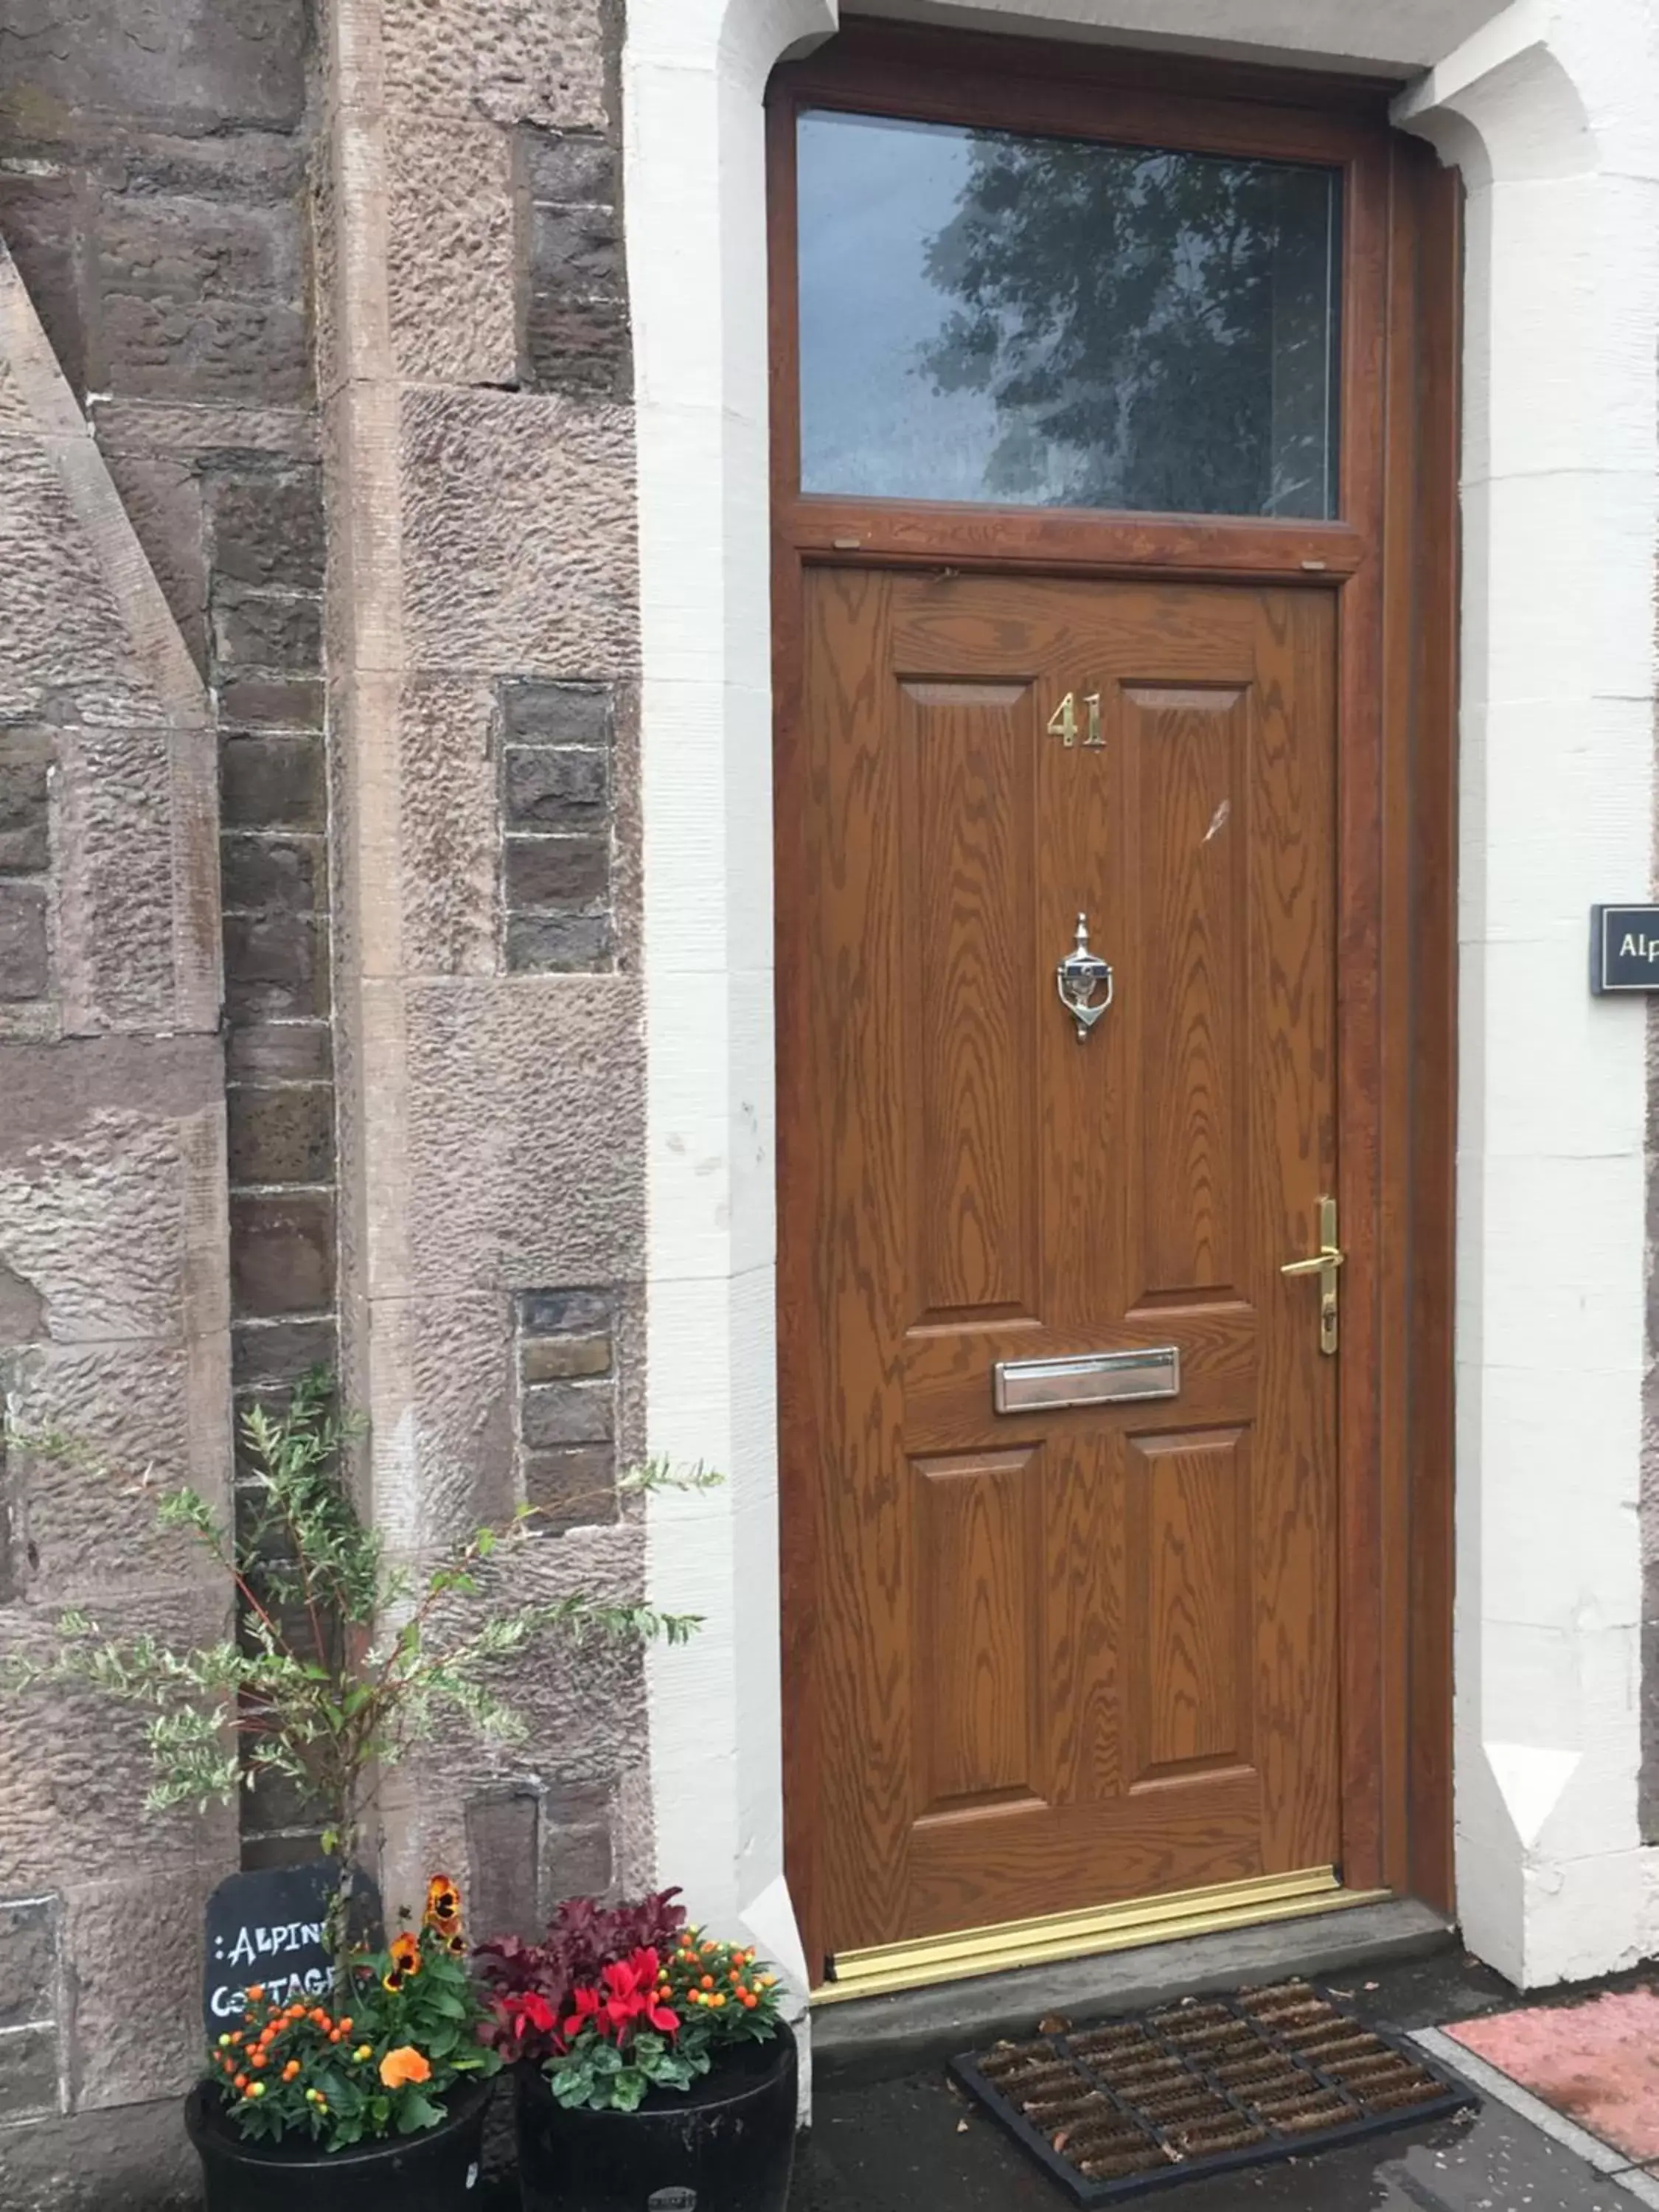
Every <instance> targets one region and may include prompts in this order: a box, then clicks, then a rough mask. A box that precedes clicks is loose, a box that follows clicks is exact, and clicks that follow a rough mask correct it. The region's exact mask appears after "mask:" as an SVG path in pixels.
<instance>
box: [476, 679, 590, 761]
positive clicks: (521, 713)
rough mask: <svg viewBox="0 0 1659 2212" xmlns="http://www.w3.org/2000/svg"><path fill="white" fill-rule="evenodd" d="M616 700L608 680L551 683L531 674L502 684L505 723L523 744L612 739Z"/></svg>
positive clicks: (576, 742) (502, 721)
mask: <svg viewBox="0 0 1659 2212" xmlns="http://www.w3.org/2000/svg"><path fill="white" fill-rule="evenodd" d="M615 720H616V701H615V696H614V694H613V693H612V690H611V686H610V685H609V684H582V683H575V684H550V683H545V682H544V681H542V680H540V679H539V678H534V677H527V678H519V679H516V680H514V681H512V682H509V683H506V684H502V686H501V726H502V728H503V729H504V730H505V732H506V733H507V737H508V738H515V739H517V740H518V741H519V742H520V744H544V745H586V746H593V747H598V748H601V749H602V748H605V747H606V746H608V745H609V744H610V743H611V729H612V726H613V725H614V723H615Z"/></svg>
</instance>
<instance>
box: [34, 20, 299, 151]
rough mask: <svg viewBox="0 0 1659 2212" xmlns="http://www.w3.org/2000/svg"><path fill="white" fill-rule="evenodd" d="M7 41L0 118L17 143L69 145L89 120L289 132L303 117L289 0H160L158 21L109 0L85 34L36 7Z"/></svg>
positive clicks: (295, 25) (295, 31)
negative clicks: (54, 138) (73, 33)
mask: <svg viewBox="0 0 1659 2212" xmlns="http://www.w3.org/2000/svg"><path fill="white" fill-rule="evenodd" d="M71 20H74V19H71ZM81 20H82V21H85V20H86V19H84V18H82V19H81ZM8 42H9V46H10V47H11V50H12V51H11V52H10V55H9V58H8V64H7V74H6V79H5V93H4V97H3V104H0V112H3V113H5V114H6V116H7V121H8V124H9V126H10V128H9V135H12V136H15V137H33V138H36V139H39V138H41V137H46V135H47V134H48V133H49V132H52V131H54V129H55V130H56V132H57V135H59V136H61V137H64V138H66V139H71V140H73V139H74V138H75V137H76V125H77V123H78V122H79V121H80V119H81V118H84V117H85V116H87V115H88V114H106V115H107V114H113V115H126V116H136V117H148V118H154V119H155V120H157V121H161V122H165V123H168V124H173V125H179V126H181V127H183V128H185V129H191V130H196V131H224V130H227V129H228V128H229V127H230V126H231V125H234V124H239V123H243V124H256V125H263V126H264V127H266V128H268V129H276V130H291V129H293V127H294V126H295V125H296V124H297V123H298V122H299V120H300V118H301V115H302V114H303V112H304V109H305V65H306V53H307V17H306V14H305V11H304V10H303V9H301V8H300V7H299V6H297V5H296V4H295V0H169V4H168V6H167V8H166V9H163V10H161V12H160V13H159V14H158V12H157V10H156V9H155V7H154V6H153V5H152V4H151V0H110V4H109V5H107V6H106V8H104V9H102V11H101V12H100V15H99V16H98V17H97V19H96V30H95V33H94V32H92V31H90V30H89V31H88V35H85V36H82V37H67V36H65V34H64V19H63V17H62V16H61V15H59V14H58V13H56V12H55V11H53V10H52V9H33V10H31V11H30V12H29V13H28V14H27V15H19V16H18V17H17V18H16V20H15V24H14V26H13V27H12V28H10V29H9V32H8Z"/></svg>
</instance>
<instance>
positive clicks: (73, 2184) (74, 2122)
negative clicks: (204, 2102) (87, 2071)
mask: <svg viewBox="0 0 1659 2212" xmlns="http://www.w3.org/2000/svg"><path fill="white" fill-rule="evenodd" d="M5 2158H6V2166H5V2173H6V2212H110V2209H111V2207H112V2206H115V2205H118V2206H120V2207H121V2208H122V2212H139V2208H140V2207H142V2208H143V2212H196V2208H197V2206H198V2205H199V2203H201V2185H202V2169H201V2166H200V2164H199V2162H198V2161H197V2156H196V2154H195V2152H194V2151H193V2150H192V2149H191V2147H190V2143H189V2141H188V2139H187V2138H186V2136H185V2123H184V2103H183V2100H181V2099H179V2098H177V2097H168V2098H164V2099H162V2100H160V2101H158V2102H157V2103H155V2104H153V2105H138V2106H127V2107H126V2108H125V2109H124V2110H121V2111H117V2112H77V2113H76V2114H75V2115H74V2116H73V2117H71V2118H65V2119H49V2120H36V2121H33V2122H32V2123H31V2124H29V2125H28V2126H27V2127H21V2128H14V2129H13V2130H11V2131H10V2132H9V2134H8V2136H7V2137H6V2152H5Z"/></svg>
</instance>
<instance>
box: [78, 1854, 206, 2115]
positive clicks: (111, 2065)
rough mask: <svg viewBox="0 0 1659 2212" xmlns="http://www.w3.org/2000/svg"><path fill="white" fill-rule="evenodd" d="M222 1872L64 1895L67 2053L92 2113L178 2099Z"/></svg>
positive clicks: (189, 1870) (187, 1873)
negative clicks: (139, 2007) (140, 1975)
mask: <svg viewBox="0 0 1659 2212" xmlns="http://www.w3.org/2000/svg"><path fill="white" fill-rule="evenodd" d="M219 1871H220V1869H214V1868H210V1867H204V1866H202V1865H200V1864H196V1865H190V1864H185V1865H179V1866H173V1867H168V1868H166V1869H152V1870H149V1871H147V1872H145V1873H143V1874H131V1875H123V1876H122V1878H121V1879H119V1880H118V1881H98V1882H90V1883H88V1884H87V1885H85V1886H84V1887H77V1888H74V1889H71V1890H70V1891H68V1892H67V1893H66V1894H65V1897H64V1955H65V1958H66V1960H67V1961H68V1965H69V1970H70V1974H71V1976H72V1977H73V1980H74V1988H75V2030H74V2038H73V2041H72V2043H71V2045H70V2076H71V2081H72V2084H73V2090H74V2098H75V2103H76V2106H77V2108H78V2109H80V2110H82V2111H86V2110H88V2109H95V2108H98V2107H101V2106H112V2105H137V2104H142V2103H143V2101H144V2100H146V2099H148V2098H150V2097H167V2096H175V2095H178V2094H179V2093H181V2092H182V2091H184V2090H185V2089H187V2088H188V2087H189V2086H190V2084H191V2081H192V2080H193V2079H194V2078H195V2075H196V2073H197V2069H198V2067H199V2065H200V2063H201V2062H200V2051H201V2013H200V2010H199V2008H200V2004H201V1990H202V1942H203V1936H202V1915H203V1909H204V1905H205V1904H206V1902H207V1895H208V1892H209V1891H210V1889H211V1888H212V1887H213V1885H214V1883H215V1881H216V1880H217V1879H218V1874H219ZM140 1928H142V1929H143V1948H144V1988H145V1991H146V1997H145V2003H144V2008H143V2021H144V2026H143V2033H142V2034H140V2033H135V2020H134V2011H133V1987H132V1958H131V1952H132V1944H133V1937H134V1933H135V1931H136V1930H137V1929H140Z"/></svg>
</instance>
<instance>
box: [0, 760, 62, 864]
mask: <svg viewBox="0 0 1659 2212" xmlns="http://www.w3.org/2000/svg"><path fill="white" fill-rule="evenodd" d="M51 769H52V739H51V738H49V737H48V736H46V734H45V733H44V732H34V731H30V730H0V874H7V875H11V874H17V875H27V874H32V873H34V872H39V871H40V870H41V869H44V868H45V867H46V866H47V865H48V863H49V862H50V860H51V858H52V853H51V821H50V811H51V798H50V791H49V785H48V778H49V776H50V774H51Z"/></svg>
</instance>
